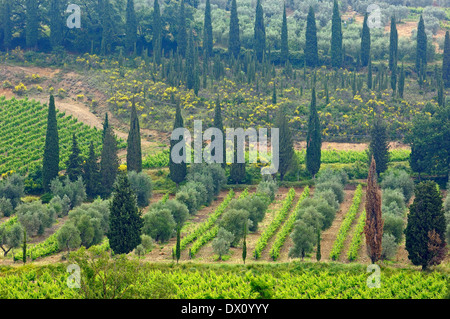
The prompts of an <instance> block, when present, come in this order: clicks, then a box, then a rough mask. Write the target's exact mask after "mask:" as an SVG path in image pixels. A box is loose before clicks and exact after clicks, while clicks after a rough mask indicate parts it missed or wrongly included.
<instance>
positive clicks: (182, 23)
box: [177, 0, 187, 57]
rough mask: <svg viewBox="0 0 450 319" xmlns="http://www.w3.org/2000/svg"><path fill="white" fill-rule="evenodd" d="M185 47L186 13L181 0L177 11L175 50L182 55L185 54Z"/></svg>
mask: <svg viewBox="0 0 450 319" xmlns="http://www.w3.org/2000/svg"><path fill="white" fill-rule="evenodd" d="M186 48H187V29H186V13H185V7H184V0H181V2H180V10H179V13H178V35H177V50H178V53H179V54H180V55H181V56H182V57H184V56H185V55H186Z"/></svg>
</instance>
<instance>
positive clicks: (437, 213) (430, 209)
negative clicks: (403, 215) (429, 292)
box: [405, 181, 446, 270]
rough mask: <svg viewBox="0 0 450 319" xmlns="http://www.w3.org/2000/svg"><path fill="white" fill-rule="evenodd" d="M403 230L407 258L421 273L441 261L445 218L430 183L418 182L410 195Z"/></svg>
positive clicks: (440, 199) (431, 182) (435, 190)
mask: <svg viewBox="0 0 450 319" xmlns="http://www.w3.org/2000/svg"><path fill="white" fill-rule="evenodd" d="M414 193H415V198H414V202H413V203H412V204H411V206H410V207H409V214H408V223H407V226H406V229H405V235H406V242H405V248H406V250H407V251H408V258H409V260H411V262H412V263H413V264H414V265H416V266H422V270H425V269H427V268H428V267H429V266H431V265H437V264H439V263H440V262H441V261H442V259H443V257H445V244H446V243H445V237H444V236H445V225H446V223H445V217H444V209H443V207H442V206H443V205H442V196H441V194H440V192H439V190H438V188H437V185H436V183H435V182H433V181H425V182H421V183H419V184H418V185H417V186H416V189H415V191H414Z"/></svg>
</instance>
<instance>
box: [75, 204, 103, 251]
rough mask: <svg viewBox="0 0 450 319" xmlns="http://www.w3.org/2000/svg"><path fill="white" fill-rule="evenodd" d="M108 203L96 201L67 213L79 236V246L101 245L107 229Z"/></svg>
mask: <svg viewBox="0 0 450 319" xmlns="http://www.w3.org/2000/svg"><path fill="white" fill-rule="evenodd" d="M109 205H110V203H109V201H108V200H101V199H97V200H95V201H94V202H93V203H91V204H82V205H81V206H79V207H77V208H75V209H74V210H72V211H70V212H69V219H70V222H71V223H72V224H73V225H74V227H76V228H77V230H78V231H79V234H80V239H81V245H83V246H85V247H86V248H89V247H90V246H93V245H97V244H99V243H101V241H102V240H103V237H104V236H105V234H106V233H107V232H108V229H109V215H110V210H109Z"/></svg>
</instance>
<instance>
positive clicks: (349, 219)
mask: <svg viewBox="0 0 450 319" xmlns="http://www.w3.org/2000/svg"><path fill="white" fill-rule="evenodd" d="M361 198H362V186H361V184H359V185H358V187H357V188H356V191H355V194H354V195H353V202H352V205H351V206H350V208H349V209H348V212H347V214H346V215H345V218H344V221H343V222H342V224H341V227H339V231H338V235H337V237H336V240H335V241H334V243H333V248H332V249H331V253H330V257H331V259H333V260H337V259H338V258H339V256H340V255H341V252H342V248H343V247H344V242H345V239H346V238H347V234H348V231H349V230H350V227H351V226H352V223H353V220H354V219H355V217H356V214H357V213H358V211H359V205H360V203H361Z"/></svg>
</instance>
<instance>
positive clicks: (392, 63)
mask: <svg viewBox="0 0 450 319" xmlns="http://www.w3.org/2000/svg"><path fill="white" fill-rule="evenodd" d="M397 51H398V32H397V25H396V22H395V16H394V17H391V32H390V35H389V70H391V72H392V70H394V69H395V70H396V69H397Z"/></svg>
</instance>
